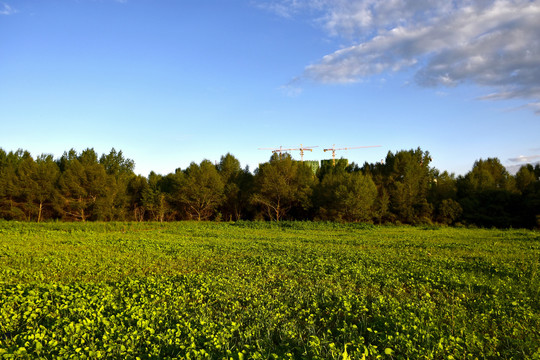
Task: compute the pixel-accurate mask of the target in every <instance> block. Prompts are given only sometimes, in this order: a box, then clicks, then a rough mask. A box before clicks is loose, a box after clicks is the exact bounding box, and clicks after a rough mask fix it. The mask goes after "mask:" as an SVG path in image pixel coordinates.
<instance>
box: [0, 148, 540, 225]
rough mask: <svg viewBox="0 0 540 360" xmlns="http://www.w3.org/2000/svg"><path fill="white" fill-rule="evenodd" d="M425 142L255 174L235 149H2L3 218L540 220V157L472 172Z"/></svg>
mask: <svg viewBox="0 0 540 360" xmlns="http://www.w3.org/2000/svg"><path fill="white" fill-rule="evenodd" d="M430 161H431V158H430V155H429V153H428V152H425V151H422V150H421V149H416V150H408V151H399V152H397V153H395V154H394V153H392V152H389V153H388V155H387V157H386V159H385V160H384V161H383V162H381V163H376V164H368V163H366V164H364V165H363V166H362V167H359V166H358V165H356V164H354V163H353V164H350V165H348V164H347V163H346V161H343V159H342V160H341V161H337V163H336V165H335V166H332V165H331V164H330V163H328V162H326V163H323V165H322V167H321V168H320V169H319V170H318V171H317V172H316V173H314V172H313V170H312V168H311V167H310V166H308V165H307V164H304V163H302V162H298V161H294V160H292V159H291V157H290V156H289V155H288V154H284V155H281V156H278V155H277V154H274V155H273V156H272V157H271V158H270V160H269V161H268V162H266V163H264V164H261V165H260V166H259V167H258V168H257V169H256V170H255V172H254V174H252V173H251V172H249V170H248V169H247V168H246V169H242V168H241V166H240V162H239V161H238V160H237V159H236V158H235V157H234V156H232V155H230V154H227V155H225V156H223V157H222V158H221V161H220V162H219V164H212V163H211V162H210V161H207V160H205V161H202V162H201V163H200V164H195V163H192V164H190V166H189V167H188V168H186V169H184V170H182V169H177V170H176V171H175V172H174V173H171V174H167V175H158V174H155V173H154V172H152V173H150V174H149V176H148V177H143V176H140V175H135V174H134V172H133V169H134V162H133V161H132V160H130V159H126V158H124V156H123V154H122V152H121V151H120V152H117V151H116V150H114V149H112V150H111V152H110V153H109V154H103V155H102V156H101V157H98V155H97V154H96V153H95V151H94V150H93V149H86V150H84V151H82V152H81V153H77V152H76V151H75V150H70V151H69V152H66V153H64V155H63V156H62V157H61V158H60V159H53V158H52V156H49V155H41V156H39V157H37V158H36V159H34V158H33V157H32V156H31V155H30V154H29V153H28V152H25V151H22V150H19V151H16V152H10V153H6V152H5V151H3V150H2V149H0V218H3V219H8V220H20V221H25V220H26V221H37V222H40V221H42V220H50V219H62V220H68V221H86V220H99V221H110V220H116V221H169V220H190V219H195V220H227V221H236V220H240V219H242V220H253V219H255V220H262V219H269V220H276V221H279V220H324V221H327V220H328V221H339V222H366V223H378V224H381V223H398V224H399V223H403V224H429V223H434V222H436V223H441V224H455V223H462V224H474V225H478V226H485V227H493V226H495V227H519V228H521V227H525V228H534V227H538V226H540V165H536V167H532V166H531V165H527V166H523V167H522V168H521V169H520V170H519V172H518V173H517V174H516V175H515V176H512V175H510V174H509V173H508V172H507V171H506V169H505V168H504V167H503V166H502V165H501V163H500V162H499V160H497V159H491V158H490V159H487V160H478V161H477V162H476V163H475V164H474V166H473V168H472V170H471V171H470V172H469V173H467V174H466V175H464V176H459V177H457V178H456V177H455V176H454V175H453V174H448V173H447V172H440V171H439V170H437V169H435V168H433V167H431V166H430Z"/></svg>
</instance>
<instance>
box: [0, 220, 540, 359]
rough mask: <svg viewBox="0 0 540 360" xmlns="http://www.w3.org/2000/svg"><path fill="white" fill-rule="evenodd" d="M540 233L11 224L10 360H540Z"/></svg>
mask: <svg viewBox="0 0 540 360" xmlns="http://www.w3.org/2000/svg"><path fill="white" fill-rule="evenodd" d="M539 262H540V233H538V232H534V231H528V230H484V229H458V228H437V227H425V228H422V227H377V226H371V225H359V224H333V223H310V222H307V223H302V222H282V223H278V224H277V223H263V222H237V223H205V222H202V223H195V222H179V223H119V222H118V223H42V224H32V223H17V222H0V358H5V359H12V358H13V359H40V358H41V359H68V358H73V359H177V358H178V359H184V358H189V359H199V358H209V359H231V358H232V359H282V358H293V359H302V358H306V359H349V358H350V359H375V358H381V359H406V358H410V359H476V358H478V359H512V358H513V359H526V358H530V359H540V274H539V273H538V272H539V269H538V267H539Z"/></svg>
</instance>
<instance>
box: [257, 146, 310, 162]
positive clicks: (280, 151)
mask: <svg viewBox="0 0 540 360" xmlns="http://www.w3.org/2000/svg"><path fill="white" fill-rule="evenodd" d="M316 147H318V146H303V145H302V144H300V147H299V148H294V149H293V148H291V149H283V147H282V146H280V147H279V149H272V148H259V150H272V153H273V154H274V153H279V154H280V156H281V153H282V152H287V151H297V150H299V151H300V158H301V159H302V162H303V161H304V151H313V148H316Z"/></svg>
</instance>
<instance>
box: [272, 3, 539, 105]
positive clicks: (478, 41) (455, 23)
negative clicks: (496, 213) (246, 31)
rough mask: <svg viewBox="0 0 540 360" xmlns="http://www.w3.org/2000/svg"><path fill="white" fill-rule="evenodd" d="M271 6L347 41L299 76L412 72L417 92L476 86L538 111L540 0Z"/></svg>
mask: <svg viewBox="0 0 540 360" xmlns="http://www.w3.org/2000/svg"><path fill="white" fill-rule="evenodd" d="M270 4H271V6H272V9H274V11H275V12H277V13H281V14H283V16H285V15H287V16H292V15H294V14H296V13H299V11H300V9H302V8H304V9H312V10H317V11H318V12H317V14H318V18H317V19H316V20H317V22H318V23H320V24H322V26H324V28H325V29H326V30H327V31H328V33H329V34H331V35H334V36H339V37H343V38H345V39H348V40H350V41H352V45H351V46H348V47H346V48H343V49H340V50H337V51H335V52H333V53H331V54H328V55H326V56H324V57H323V58H322V59H320V60H319V61H318V62H316V63H315V64H312V65H309V66H307V67H306V68H305V71H304V74H303V75H302V76H303V77H304V78H307V79H312V80H315V81H318V82H323V83H349V82H357V81H360V80H362V79H363V78H366V77H369V76H372V75H376V74H381V73H388V72H395V71H400V70H403V69H410V68H413V69H415V70H416V75H415V81H416V83H417V84H419V85H421V86H426V87H434V86H445V87H452V86H458V85H460V84H463V83H469V84H476V85H480V86H484V87H487V88H489V89H490V90H489V91H490V93H491V94H490V95H487V96H485V97H483V98H482V99H484V100H495V99H527V101H529V104H528V106H529V107H531V108H533V110H534V111H535V112H537V113H540V21H538V19H540V0H495V1H486V0H455V1H448V0H385V1H383V0H319V1H315V2H314V3H313V2H311V1H301V0H296V1H295V0H283V1H274V2H270ZM269 8H270V7H269ZM278 9H279V11H278Z"/></svg>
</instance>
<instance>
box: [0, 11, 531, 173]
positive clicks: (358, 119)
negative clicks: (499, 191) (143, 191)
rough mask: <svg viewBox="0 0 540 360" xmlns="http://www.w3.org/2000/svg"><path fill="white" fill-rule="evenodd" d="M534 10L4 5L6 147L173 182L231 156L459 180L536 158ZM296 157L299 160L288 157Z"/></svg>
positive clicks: (0, 63) (0, 40) (1, 102)
mask: <svg viewBox="0 0 540 360" xmlns="http://www.w3.org/2000/svg"><path fill="white" fill-rule="evenodd" d="M538 18H540V1H529V0H526V1H525V0H514V1H501V0H499V1H483V0H457V1H453V2H448V1H447V0H444V1H443V0H440V1H439V0H416V1H406V0H392V1H382V0H348V1H344V0H332V1H328V0H311V1H303V0H283V1H278V0H276V1H258V0H244V1H241V0H232V1H222V0H221V1H215V0H207V1H200V0H198V1H197V0H182V1H179V0H174V1H173V0H153V1H150V0H124V1H115V0H47V1H38V0H35V1H30V0H0V126H1V128H0V147H1V148H3V149H4V150H7V151H10V150H16V149H18V148H22V149H25V150H29V151H30V152H31V153H32V155H34V156H37V155H39V154H41V153H50V154H53V155H54V156H55V157H59V156H61V155H62V153H63V152H64V151H66V150H69V149H71V148H75V149H76V150H78V151H82V150H83V149H85V148H88V147H92V148H94V149H95V150H96V151H97V152H98V153H100V154H101V153H106V152H109V151H110V149H111V148H113V147H114V148H115V149H116V150H122V151H123V153H124V155H125V156H126V157H129V158H131V159H133V160H134V161H135V164H136V169H135V170H136V172H137V173H140V174H142V175H147V174H148V173H149V172H150V171H151V170H154V171H155V172H157V173H162V174H166V173H169V172H172V171H174V170H175V169H176V168H186V167H187V166H188V165H189V163H190V162H191V161H195V162H200V161H201V160H203V159H209V160H211V161H219V159H220V157H221V156H222V155H224V154H226V153H227V152H230V153H232V154H233V155H235V156H236V157H237V158H238V159H239V160H240V161H241V163H242V166H245V165H249V167H250V169H251V170H254V168H255V167H256V166H257V164H258V163H261V162H264V161H267V160H268V159H269V157H270V155H271V153H270V151H265V150H258V148H274V147H275V148H279V147H280V146H283V147H294V148H296V147H299V146H300V144H303V145H304V146H319V147H318V148H316V149H314V151H313V152H307V153H306V155H305V159H308V160H320V159H324V158H329V156H330V153H328V152H326V153H325V152H323V151H322V149H324V148H329V147H332V145H333V144H335V145H336V147H351V146H367V145H381V147H379V148H368V149H356V150H348V151H341V152H338V153H337V155H338V156H343V157H345V158H348V159H349V160H350V161H354V162H356V163H359V164H363V163H364V161H368V162H377V161H380V160H381V159H383V158H384V157H385V156H386V154H387V152H388V151H392V152H396V151H399V150H402V149H406V150H408V149H413V148H417V147H420V148H422V149H423V150H427V151H429V152H430V153H431V155H432V157H433V163H432V165H433V166H435V167H436V168H438V169H440V170H448V171H450V172H454V173H456V174H464V173H466V172H467V171H469V170H470V169H471V167H472V165H473V163H474V161H475V160H478V159H480V158H484V159H485V158H487V157H498V158H499V159H500V160H501V162H502V163H503V164H504V165H507V166H514V165H519V164H522V163H524V162H526V161H530V162H535V161H538V160H540V141H539V138H540V137H539V134H540V116H539V112H540V40H539V39H540V24H539V23H540V22H538V21H537V20H538ZM293 157H294V158H298V159H299V153H298V152H293Z"/></svg>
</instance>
